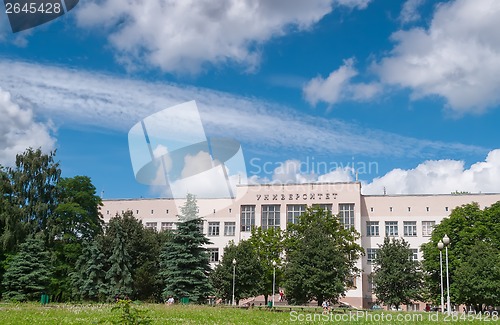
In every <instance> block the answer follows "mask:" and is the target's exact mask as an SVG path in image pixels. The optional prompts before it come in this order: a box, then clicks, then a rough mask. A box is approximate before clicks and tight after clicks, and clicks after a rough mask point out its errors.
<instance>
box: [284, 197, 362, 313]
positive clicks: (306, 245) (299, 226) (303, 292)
mask: <svg viewBox="0 0 500 325" xmlns="http://www.w3.org/2000/svg"><path fill="white" fill-rule="evenodd" d="M358 238H359V234H358V233H357V232H356V231H355V230H354V229H345V228H344V226H343V225H342V223H341V222H340V220H339V218H338V217H337V216H333V215H332V213H331V212H330V211H327V210H323V209H317V208H314V207H310V208H308V209H307V210H306V212H305V213H303V214H302V215H301V216H300V217H299V219H298V222H297V223H296V224H289V225H288V229H287V234H286V240H285V247H286V264H285V274H284V275H285V289H286V295H287V298H288V301H289V302H290V303H294V304H302V303H306V302H309V301H311V300H316V301H317V303H318V305H321V304H322V303H323V301H325V300H329V301H332V302H336V301H338V299H339V297H340V296H343V295H345V292H346V290H347V288H348V287H350V286H352V285H353V282H352V279H353V277H355V276H356V275H357V274H359V271H360V270H359V269H358V268H357V267H356V263H357V261H358V259H359V257H360V256H361V254H363V249H362V248H361V246H359V244H357V243H356V241H357V239H358Z"/></svg>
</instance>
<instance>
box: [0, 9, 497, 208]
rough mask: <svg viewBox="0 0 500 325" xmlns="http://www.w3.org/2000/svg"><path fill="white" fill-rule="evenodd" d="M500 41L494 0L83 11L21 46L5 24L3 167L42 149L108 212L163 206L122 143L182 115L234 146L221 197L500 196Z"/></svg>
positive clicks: (1, 35)
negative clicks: (140, 126) (328, 190)
mask: <svg viewBox="0 0 500 325" xmlns="http://www.w3.org/2000/svg"><path fill="white" fill-rule="evenodd" d="M499 29H500V2H499V1H496V0H455V1H430V0H407V1H396V0H394V1H386V0H308V1H303V0H273V1H268V0H267V1H266V0H221V1H211V0H171V1H164V0H136V1H125V0H99V1H96V0H86V1H81V2H80V3H78V5H77V6H76V7H75V8H74V9H73V10H71V11H69V12H67V13H66V14H65V15H63V16H61V17H60V18H58V19H55V20H53V21H51V22H48V23H46V24H43V25H40V26H37V27H35V28H32V29H29V30H25V31H21V32H18V33H13V32H12V30H11V27H10V25H9V20H8V18H7V15H6V14H5V11H4V10H2V12H1V13H0V164H1V165H3V166H12V165H13V164H14V161H15V156H16V154H19V153H21V152H23V151H24V150H25V149H26V148H28V147H32V148H39V147H41V148H42V149H43V150H44V151H45V152H49V151H51V150H56V152H57V154H56V159H57V160H58V161H59V163H60V166H61V169H62V176H63V177H73V176H76V175H86V176H89V177H90V178H91V179H92V182H93V184H94V185H95V187H96V189H97V192H98V194H100V195H102V196H103V197H104V198H107V199H111V198H138V197H163V196H169V195H172V193H171V192H166V191H165V190H163V189H160V188H158V186H152V185H148V184H140V183H139V182H138V181H137V180H136V177H135V176H136V175H135V170H134V168H133V165H132V157H131V151H130V150H129V142H128V141H129V138H128V133H129V131H130V130H131V128H132V127H133V126H134V125H136V124H137V123H138V122H140V121H141V120H143V119H145V118H147V117H148V116H152V115H153V114H155V113H158V112H161V111H163V110H165V109H168V108H169V107H172V106H175V105H179V104H182V103H186V102H189V101H195V102H196V105H197V107H198V110H199V113H200V116H201V117H202V120H203V127H204V132H205V134H206V136H207V137H208V138H212V137H225V138H231V139H234V140H236V141H238V142H239V143H240V145H241V152H242V154H243V157H244V158H243V159H244V162H245V169H246V170H245V171H243V174H241V173H240V172H241V171H238V174H237V175H238V177H237V180H236V178H234V177H233V178H232V184H233V185H234V184H236V183H241V182H243V183H247V182H249V183H270V182H283V183H311V182H346V181H347V182H349V181H355V180H359V181H360V182H361V183H362V191H363V193H364V194H384V193H386V194H415V193H419V194H427V193H429V194H433V193H451V192H454V191H467V192H473V193H479V192H482V193H491V192H495V193H498V192H500V181H499V180H500V145H499V143H498V139H500V128H499V127H498V121H500V109H499V108H500V34H499V33H498V32H497V31H498V30H499ZM227 168H228V169H229V167H227ZM232 172H233V175H232V176H235V175H236V174H234V172H235V170H234V169H233V170H232ZM197 182H198V183H197V184H198V185H200V187H202V188H204V189H205V190H206V191H208V192H209V191H210V188H211V184H212V183H211V182H212V180H211V179H209V178H206V179H201V180H200V179H199V180H198V181H197ZM202 183H203V184H202Z"/></svg>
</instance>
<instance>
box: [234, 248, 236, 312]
mask: <svg viewBox="0 0 500 325" xmlns="http://www.w3.org/2000/svg"><path fill="white" fill-rule="evenodd" d="M235 284H236V259H234V258H233V306H234V305H235V300H234V285H235Z"/></svg>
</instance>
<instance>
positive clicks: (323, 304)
mask: <svg viewBox="0 0 500 325" xmlns="http://www.w3.org/2000/svg"><path fill="white" fill-rule="evenodd" d="M321 306H322V307H323V314H326V313H328V301H326V300H325V301H323V303H322V304H321Z"/></svg>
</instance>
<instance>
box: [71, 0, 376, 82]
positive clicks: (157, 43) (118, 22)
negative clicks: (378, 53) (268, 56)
mask: <svg viewBox="0 0 500 325" xmlns="http://www.w3.org/2000/svg"><path fill="white" fill-rule="evenodd" d="M369 2H370V1H369V0H311V1H303V0H273V1H268V0H243V1H241V0H221V1H211V0H177V1H164V0H137V1H123V0H90V1H86V2H85V3H80V5H79V8H78V11H77V12H76V15H77V24H78V25H79V26H80V27H82V28H92V27H94V28H99V29H103V30H105V31H107V32H109V33H110V36H109V42H110V43H111V45H112V46H113V47H114V48H115V49H116V51H117V57H118V59H119V60H121V62H123V63H127V64H132V65H133V66H134V65H138V66H144V63H147V64H148V65H150V66H155V67H160V68H161V69H162V70H164V71H168V72H181V73H184V72H191V73H196V72H198V71H199V70H200V69H201V68H202V66H203V65H204V64H206V63H210V64H219V63H226V62H235V63H237V64H241V65H244V66H247V67H248V68H250V69H252V68H255V67H256V65H257V64H258V62H259V59H260V53H259V45H260V44H262V43H264V42H266V41H268V40H270V39H271V38H273V37H279V36H281V35H284V34H286V33H288V32H290V30H307V29H308V28H310V27H311V26H312V25H314V24H315V23H317V22H318V21H319V20H321V19H322V18H323V17H324V16H325V15H327V14H328V13H330V12H331V10H332V6H334V5H339V6H347V7H349V8H358V9H363V8H365V7H366V6H367V5H368V3H369Z"/></svg>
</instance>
